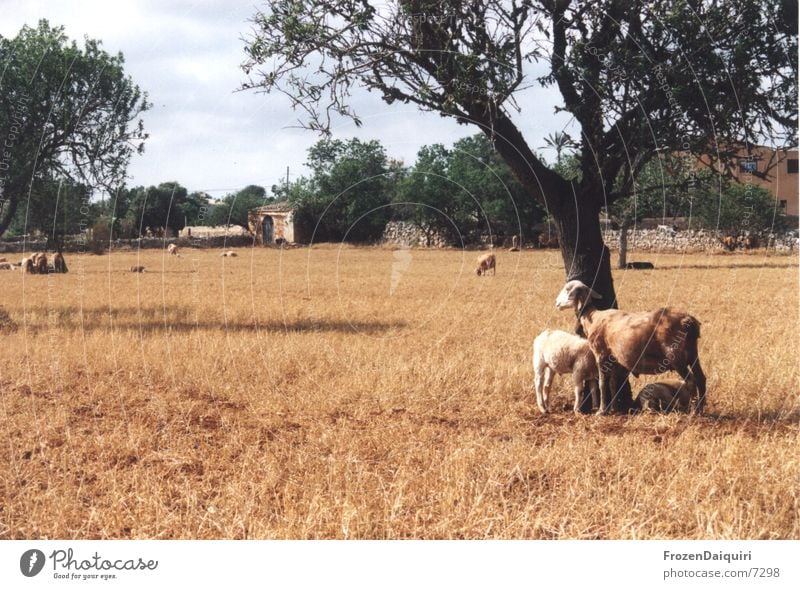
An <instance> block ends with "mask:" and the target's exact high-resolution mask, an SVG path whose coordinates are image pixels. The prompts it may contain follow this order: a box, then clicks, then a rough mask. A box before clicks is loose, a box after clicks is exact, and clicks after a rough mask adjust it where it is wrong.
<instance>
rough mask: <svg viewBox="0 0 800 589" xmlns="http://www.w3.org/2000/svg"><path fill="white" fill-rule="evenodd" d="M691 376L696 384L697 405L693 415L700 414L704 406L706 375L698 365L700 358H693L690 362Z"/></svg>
mask: <svg viewBox="0 0 800 589" xmlns="http://www.w3.org/2000/svg"><path fill="white" fill-rule="evenodd" d="M692 376H694V382H695V384H696V385H697V405H696V406H695V409H694V412H695V415H700V414H701V413H703V409H705V406H706V375H705V374H703V369H702V368H701V367H700V358H695V360H694V363H693V364H692Z"/></svg>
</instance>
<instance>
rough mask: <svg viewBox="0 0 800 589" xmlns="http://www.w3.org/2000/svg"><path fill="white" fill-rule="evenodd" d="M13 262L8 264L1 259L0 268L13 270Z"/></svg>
mask: <svg viewBox="0 0 800 589" xmlns="http://www.w3.org/2000/svg"><path fill="white" fill-rule="evenodd" d="M13 269H14V264H10V263H9V262H6V261H3V262H0V270H13Z"/></svg>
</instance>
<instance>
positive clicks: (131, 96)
mask: <svg viewBox="0 0 800 589" xmlns="http://www.w3.org/2000/svg"><path fill="white" fill-rule="evenodd" d="M123 64H124V60H123V57H122V55H121V54H117V55H109V54H108V53H106V52H105V51H104V50H103V49H101V47H100V42H99V41H96V40H92V39H86V40H85V41H84V45H83V48H79V47H78V46H77V44H76V43H75V42H74V41H73V42H70V41H69V40H68V39H67V37H66V35H65V34H64V31H63V28H61V27H52V26H50V24H49V23H48V22H47V21H45V20H42V21H40V22H39V24H38V26H37V27H36V28H32V27H28V26H25V27H23V28H22V30H21V31H20V32H19V34H18V35H17V36H16V37H14V38H13V39H9V38H4V37H0V235H2V234H3V233H4V232H5V230H6V229H7V228H8V226H9V223H10V222H11V220H12V219H13V218H14V214H15V212H16V210H17V207H18V206H19V203H20V202H22V201H23V200H24V199H26V198H27V197H28V194H29V192H30V191H31V189H32V187H33V186H34V185H35V182H36V180H37V178H50V179H53V178H58V179H61V178H64V179H68V180H70V181H74V182H79V183H82V184H86V185H89V186H91V187H96V188H104V189H109V190H112V189H113V188H115V187H117V186H119V185H120V184H121V183H122V181H123V179H124V176H125V171H126V167H127V164H128V162H129V160H130V158H131V155H132V154H133V153H134V152H137V151H138V152H141V151H142V149H143V142H144V140H145V138H146V137H147V135H146V134H145V133H144V130H143V126H142V120H141V119H140V118H139V117H140V115H141V113H142V112H144V111H145V110H146V109H147V108H148V107H149V104H148V102H147V97H146V94H144V93H142V92H141V91H140V90H139V88H138V86H136V85H135V84H134V83H133V82H132V81H131V79H130V78H129V77H127V76H125V73H124V70H123Z"/></svg>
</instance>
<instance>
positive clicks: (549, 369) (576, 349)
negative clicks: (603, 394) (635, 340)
mask: <svg viewBox="0 0 800 589" xmlns="http://www.w3.org/2000/svg"><path fill="white" fill-rule="evenodd" d="M567 373H570V374H572V382H573V384H574V385H575V403H574V406H573V410H574V411H575V413H579V412H580V406H581V392H582V391H583V385H584V383H585V382H587V381H588V382H589V383H590V386H591V391H592V403H593V404H594V405H597V404H598V395H597V392H598V391H597V379H598V373H597V362H596V361H595V359H594V354H592V350H591V348H590V347H589V342H588V341H586V340H585V339H583V338H581V337H578V336H577V335H573V334H571V333H567V332H566V331H558V330H553V329H545V330H544V331H543V332H542V333H540V334H539V335H538V336H536V339H535V340H533V375H534V377H533V378H534V387H535V388H536V404H537V405H538V406H539V411H541V412H542V413H547V411H548V406H549V404H550V385H551V384H552V382H553V375H554V374H567Z"/></svg>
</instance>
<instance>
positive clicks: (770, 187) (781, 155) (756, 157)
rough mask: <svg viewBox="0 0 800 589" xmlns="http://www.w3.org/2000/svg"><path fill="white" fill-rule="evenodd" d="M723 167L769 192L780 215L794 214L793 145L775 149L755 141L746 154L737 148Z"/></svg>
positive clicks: (798, 204)
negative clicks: (736, 151) (734, 155)
mask: <svg viewBox="0 0 800 589" xmlns="http://www.w3.org/2000/svg"><path fill="white" fill-rule="evenodd" d="M727 169H728V170H729V171H730V173H731V175H732V176H733V177H734V178H736V179H737V180H738V181H739V182H741V183H742V184H747V183H748V182H749V183H752V184H753V185H754V186H758V187H760V188H763V189H764V190H766V191H767V192H769V193H770V194H771V195H772V196H773V197H774V198H775V199H777V201H778V205H779V206H780V208H781V211H782V212H783V214H784V215H791V216H794V217H796V216H797V215H798V208H800V185H798V181H797V180H798V173H797V149H777V150H776V149H772V148H771V147H764V146H758V145H757V146H754V147H752V148H751V149H750V153H749V154H748V153H747V151H746V150H745V149H741V150H740V151H739V154H738V155H737V156H736V157H735V158H734V159H733V160H731V162H730V163H729V164H728V165H727Z"/></svg>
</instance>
